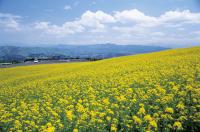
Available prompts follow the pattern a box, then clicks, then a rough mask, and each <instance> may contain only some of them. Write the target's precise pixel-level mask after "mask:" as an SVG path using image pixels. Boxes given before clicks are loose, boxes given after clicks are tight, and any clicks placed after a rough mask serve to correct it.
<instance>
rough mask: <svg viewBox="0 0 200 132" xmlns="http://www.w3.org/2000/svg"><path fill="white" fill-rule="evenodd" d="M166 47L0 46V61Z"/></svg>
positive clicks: (111, 54) (94, 55)
mask: <svg viewBox="0 0 200 132" xmlns="http://www.w3.org/2000/svg"><path fill="white" fill-rule="evenodd" d="M165 49H168V48H164V47H160V46H142V45H116V44H96V45H56V46H48V47H41V46H40V47H39V46H37V47H27V46H0V60H1V61H14V60H16V61H23V60H24V59H26V58H30V57H43V58H44V57H57V58H58V59H60V58H61V59H63V58H70V57H71V58H97V59H103V58H111V57H117V56H124V55H132V54H140V53H148V52H155V51H161V50H165Z"/></svg>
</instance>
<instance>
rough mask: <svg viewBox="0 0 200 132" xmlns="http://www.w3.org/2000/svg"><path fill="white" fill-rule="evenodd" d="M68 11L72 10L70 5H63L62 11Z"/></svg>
mask: <svg viewBox="0 0 200 132" xmlns="http://www.w3.org/2000/svg"><path fill="white" fill-rule="evenodd" d="M70 9H72V7H71V6H70V5H65V6H64V10H70Z"/></svg>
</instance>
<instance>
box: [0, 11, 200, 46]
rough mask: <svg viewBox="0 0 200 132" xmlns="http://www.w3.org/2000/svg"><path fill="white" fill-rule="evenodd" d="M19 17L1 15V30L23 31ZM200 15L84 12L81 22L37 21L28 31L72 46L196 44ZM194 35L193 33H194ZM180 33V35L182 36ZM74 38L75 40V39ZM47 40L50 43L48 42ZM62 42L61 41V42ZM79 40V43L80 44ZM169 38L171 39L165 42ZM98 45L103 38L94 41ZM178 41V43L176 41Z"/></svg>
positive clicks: (182, 13)
mask: <svg viewBox="0 0 200 132" xmlns="http://www.w3.org/2000/svg"><path fill="white" fill-rule="evenodd" d="M19 19H20V16H15V15H11V14H2V13H1V14H0V26H1V27H4V28H7V29H15V30H17V29H20V24H19V23H18V20H19ZM199 23H200V13H194V12H191V11H189V10H183V11H180V10H174V11H167V12H164V13H162V14H161V15H159V16H152V15H147V14H145V13H144V12H142V11H140V10H138V9H132V10H123V11H115V12H112V13H106V12H103V11H101V10H99V11H95V12H93V11H89V10H88V11H85V12H84V13H83V14H82V15H81V16H80V17H79V18H76V19H75V20H73V21H66V22H64V23H63V24H60V25H58V24H54V23H51V22H48V21H37V22H35V23H34V24H33V25H34V26H30V25H31V24H26V25H27V26H29V27H30V28H29V30H32V32H34V31H36V32H37V33H39V34H43V36H44V37H45V36H50V35H53V37H49V38H54V37H56V38H59V39H60V40H61V42H62V40H63V39H66V40H67V39H69V38H70V42H71V41H73V38H75V39H74V43H76V42H77V41H82V40H84V42H87V41H88V43H90V42H91V38H93V37H94V36H95V35H96V36H104V38H103V40H104V41H105V40H106V41H108V42H116V43H135V42H136V43H140V42H141V43H147V42H155V43H159V42H163V41H165V42H174V43H175V42H180V41H182V40H184V41H183V42H187V41H186V39H187V38H188V42H189V41H191V40H197V39H195V38H194V36H195V37H198V36H197V34H198V33H199V31H200V25H199ZM194 31H195V32H196V33H193V34H192V35H191V34H190V33H192V32H194ZM180 32H181V33H180ZM72 35H74V36H72ZM49 38H48V39H49ZM61 38H62V39H61ZM77 38H79V39H80V40H77ZM166 38H168V39H167V40H166ZM95 40H96V41H98V42H99V43H100V42H102V38H99V37H97V38H95ZM176 40H177V41H176Z"/></svg>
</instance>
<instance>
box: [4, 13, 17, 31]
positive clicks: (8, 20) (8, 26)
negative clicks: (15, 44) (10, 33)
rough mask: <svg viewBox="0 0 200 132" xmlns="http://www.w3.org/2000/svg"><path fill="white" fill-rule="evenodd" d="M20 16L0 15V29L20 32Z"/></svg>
mask: <svg viewBox="0 0 200 132" xmlns="http://www.w3.org/2000/svg"><path fill="white" fill-rule="evenodd" d="M20 18H21V17H20V16H16V15H12V14H6V13H0V27H1V28H2V29H4V30H17V31H19V30H20V26H19V23H18V19H20Z"/></svg>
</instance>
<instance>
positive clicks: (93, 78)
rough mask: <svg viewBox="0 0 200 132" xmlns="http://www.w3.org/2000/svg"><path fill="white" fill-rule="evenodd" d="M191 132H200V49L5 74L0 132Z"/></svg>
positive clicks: (0, 78)
mask: <svg viewBox="0 0 200 132" xmlns="http://www.w3.org/2000/svg"><path fill="white" fill-rule="evenodd" d="M188 130H190V131H199V130H200V47H193V48H186V49H174V50H167V51H162V52H156V53H149V54H141V55H134V56H126V57H118V58H112V59H105V60H101V61H96V62H82V63H68V64H66V63H65V64H48V65H36V66H21V67H14V68H1V69H0V131H11V132H12V131H17V132H22V131H33V132H34V131H36V132H37V131H41V132H54V131H67V132H68V131H69V132H88V131H92V132H106V131H108V132H109V131H110V132H118V131H119V132H120V131H131V132H132V131H141V132H144V131H188Z"/></svg>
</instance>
